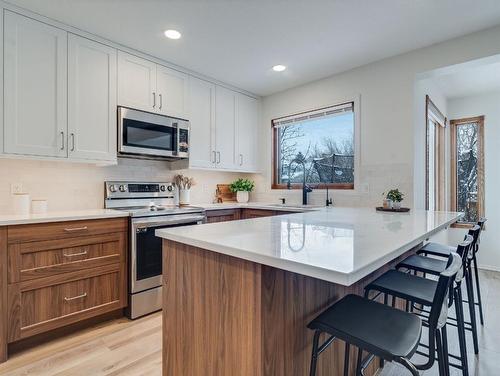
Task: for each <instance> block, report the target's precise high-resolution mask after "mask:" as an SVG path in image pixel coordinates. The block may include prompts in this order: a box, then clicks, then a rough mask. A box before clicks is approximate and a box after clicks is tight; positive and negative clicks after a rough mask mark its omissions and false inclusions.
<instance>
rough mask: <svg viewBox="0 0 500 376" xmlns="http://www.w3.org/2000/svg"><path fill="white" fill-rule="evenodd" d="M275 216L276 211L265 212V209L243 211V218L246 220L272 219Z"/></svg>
mask: <svg viewBox="0 0 500 376" xmlns="http://www.w3.org/2000/svg"><path fill="white" fill-rule="evenodd" d="M275 214H276V213H275V211H274V210H264V209H243V210H242V217H243V218H244V219H250V218H260V217H271V216H273V215H275Z"/></svg>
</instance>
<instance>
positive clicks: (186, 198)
mask: <svg viewBox="0 0 500 376" xmlns="http://www.w3.org/2000/svg"><path fill="white" fill-rule="evenodd" d="M190 192H191V191H190V190H189V189H179V205H189V204H190V203H191V198H190V195H189V194H190Z"/></svg>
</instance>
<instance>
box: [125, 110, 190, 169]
mask: <svg viewBox="0 0 500 376" xmlns="http://www.w3.org/2000/svg"><path fill="white" fill-rule="evenodd" d="M118 156H122V157H135V158H147V159H167V160H175V159H185V158H189V121H188V120H184V119H177V118H174V117H169V116H164V115H158V114H153V113H150V112H145V111H139V110H134V109H131V108H127V107H118Z"/></svg>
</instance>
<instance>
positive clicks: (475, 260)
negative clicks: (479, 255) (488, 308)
mask: <svg viewBox="0 0 500 376" xmlns="http://www.w3.org/2000/svg"><path fill="white" fill-rule="evenodd" d="M472 263H473V269H474V277H475V280H476V292H477V302H478V304H479V319H480V320H481V325H484V317H483V302H482V301H481V287H480V286H479V271H478V269H477V259H476V254H474V257H473V258H472Z"/></svg>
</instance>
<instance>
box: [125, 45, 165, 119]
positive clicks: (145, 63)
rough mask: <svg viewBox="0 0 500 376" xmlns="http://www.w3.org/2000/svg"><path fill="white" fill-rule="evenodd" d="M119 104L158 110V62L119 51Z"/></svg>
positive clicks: (153, 110)
mask: <svg viewBox="0 0 500 376" xmlns="http://www.w3.org/2000/svg"><path fill="white" fill-rule="evenodd" d="M118 104H119V105H120V106H125V107H131V108H135V109H138V110H144V111H149V112H156V111H157V109H158V104H159V98H158V93H157V92H156V64H155V63H153V62H152V61H149V60H146V59H141V58H140V57H137V56H134V55H131V54H128V53H126V52H123V51H118Z"/></svg>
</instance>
